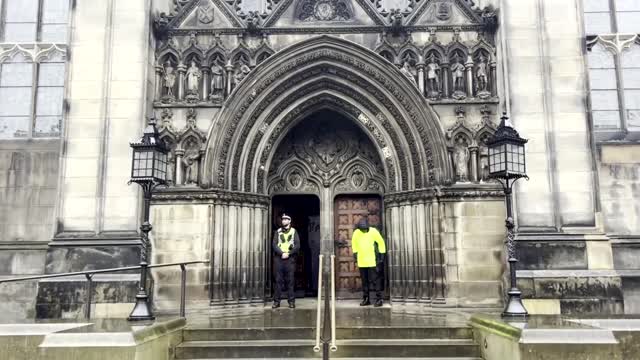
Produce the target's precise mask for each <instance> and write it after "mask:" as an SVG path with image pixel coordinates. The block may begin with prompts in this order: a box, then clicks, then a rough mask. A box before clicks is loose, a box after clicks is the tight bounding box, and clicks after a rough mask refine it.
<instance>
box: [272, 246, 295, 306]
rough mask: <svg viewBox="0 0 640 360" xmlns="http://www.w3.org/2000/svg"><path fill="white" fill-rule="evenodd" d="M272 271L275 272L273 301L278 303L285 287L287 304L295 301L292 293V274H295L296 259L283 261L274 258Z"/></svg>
mask: <svg viewBox="0 0 640 360" xmlns="http://www.w3.org/2000/svg"><path fill="white" fill-rule="evenodd" d="M274 265H275V266H274V269H275V272H276V274H275V275H276V288H275V291H274V294H273V301H274V302H280V299H281V298H282V288H283V287H284V286H285V285H286V286H287V299H288V300H289V302H294V301H295V300H296V294H295V292H294V286H295V281H294V277H293V276H294V274H295V272H296V259H295V257H290V258H288V259H286V260H283V259H282V258H281V257H275V262H274Z"/></svg>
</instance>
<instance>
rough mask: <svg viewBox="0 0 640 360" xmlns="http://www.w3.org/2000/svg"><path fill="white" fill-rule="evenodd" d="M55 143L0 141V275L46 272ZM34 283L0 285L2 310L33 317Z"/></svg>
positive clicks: (56, 154)
mask: <svg viewBox="0 0 640 360" xmlns="http://www.w3.org/2000/svg"><path fill="white" fill-rule="evenodd" d="M59 153H60V141H59V140H12V141H1V142H0V177H1V179H0V277H16V276H21V275H38V274H42V273H43V272H44V268H45V255H46V249H47V243H48V241H49V239H50V238H51V235H52V233H53V228H54V212H55V205H56V196H57V192H58V168H59V166H58V160H59ZM35 295H36V282H23V283H11V284H2V285H0V312H2V313H4V314H6V315H7V316H9V317H15V318H24V317H31V316H33V314H34V309H35V297H36V296H35Z"/></svg>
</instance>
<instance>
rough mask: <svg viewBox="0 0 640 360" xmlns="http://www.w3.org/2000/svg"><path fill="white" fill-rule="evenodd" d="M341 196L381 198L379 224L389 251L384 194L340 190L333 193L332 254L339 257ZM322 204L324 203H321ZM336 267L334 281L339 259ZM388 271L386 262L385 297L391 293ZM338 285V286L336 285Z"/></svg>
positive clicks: (350, 297)
mask: <svg viewBox="0 0 640 360" xmlns="http://www.w3.org/2000/svg"><path fill="white" fill-rule="evenodd" d="M341 196H353V197H367V196H371V197H377V198H379V199H380V225H379V230H380V234H381V235H382V237H383V239H384V241H385V245H386V250H387V252H388V251H389V245H390V244H389V241H388V239H387V236H386V227H385V220H386V219H385V207H384V194H382V193H379V192H358V191H354V192H338V193H336V194H334V195H333V198H332V204H331V205H332V206H331V208H332V214H331V220H332V221H331V236H332V239H333V241H332V245H333V248H332V251H331V254H332V255H336V259H337V250H338V248H337V242H338V240H337V239H336V230H337V227H338V223H337V215H338V213H337V209H336V201H337V200H338V198H339V197H341ZM321 206H322V205H321ZM335 265H336V269H335V277H336V278H335V279H334V281H335V282H336V284H337V282H338V269H337V266H338V264H337V261H336V264H335ZM388 273H389V272H388V262H385V271H384V274H385V277H384V295H383V296H384V297H385V298H387V297H388V294H389V286H388V284H389V276H388V275H387V274H388ZM336 287H337V286H336ZM357 294H358V295H357V298H360V297H361V294H360V293H357ZM354 297H355V295H354V294H349V296H346V297H345V296H338V294H337V293H336V298H337V299H338V300H346V299H353V298H354Z"/></svg>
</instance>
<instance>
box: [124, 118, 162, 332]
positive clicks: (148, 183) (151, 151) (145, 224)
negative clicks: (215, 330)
mask: <svg viewBox="0 0 640 360" xmlns="http://www.w3.org/2000/svg"><path fill="white" fill-rule="evenodd" d="M130 145H131V148H132V149H133V159H132V165H131V180H129V184H131V183H137V184H138V185H140V186H141V187H142V191H143V193H144V209H143V218H142V225H141V226H140V231H141V237H140V238H141V241H142V247H141V249H140V284H139V288H138V294H137V295H136V305H135V306H134V308H133V310H132V311H131V314H130V315H129V318H128V319H129V320H131V321H133V320H153V319H155V317H154V316H153V313H152V312H151V306H150V304H149V296H148V295H147V289H146V287H147V266H148V263H147V259H148V256H149V250H150V249H149V245H150V244H149V232H150V231H151V229H152V228H151V224H150V223H149V208H150V206H151V193H152V192H153V189H155V188H156V187H157V186H158V185H165V184H166V182H167V153H168V150H167V148H166V147H165V145H164V143H163V142H162V140H160V138H159V137H158V130H157V129H156V121H155V119H154V118H153V117H152V118H151V119H149V124H148V125H147V127H146V128H145V129H144V133H143V135H142V138H141V139H140V140H139V141H137V142H132V143H130Z"/></svg>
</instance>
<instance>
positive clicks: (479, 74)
mask: <svg viewBox="0 0 640 360" xmlns="http://www.w3.org/2000/svg"><path fill="white" fill-rule="evenodd" d="M488 88H489V81H488V76H487V62H486V59H485V57H484V56H483V55H482V54H480V58H479V59H478V64H477V65H476V94H477V96H478V97H479V98H481V99H486V98H488V97H490V96H491V93H490V92H489V90H488Z"/></svg>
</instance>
